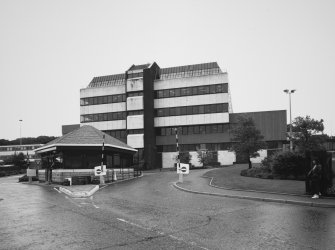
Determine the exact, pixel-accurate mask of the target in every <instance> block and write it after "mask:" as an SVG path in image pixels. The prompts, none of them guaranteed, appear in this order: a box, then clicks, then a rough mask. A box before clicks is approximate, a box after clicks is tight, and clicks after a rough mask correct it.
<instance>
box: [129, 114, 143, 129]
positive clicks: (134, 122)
mask: <svg viewBox="0 0 335 250" xmlns="http://www.w3.org/2000/svg"><path fill="white" fill-rule="evenodd" d="M143 127H144V116H143V115H131V116H127V129H143Z"/></svg>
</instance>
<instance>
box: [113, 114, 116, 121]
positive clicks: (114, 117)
mask: <svg viewBox="0 0 335 250" xmlns="http://www.w3.org/2000/svg"><path fill="white" fill-rule="evenodd" d="M113 120H114V121H115V120H117V112H114V113H113Z"/></svg>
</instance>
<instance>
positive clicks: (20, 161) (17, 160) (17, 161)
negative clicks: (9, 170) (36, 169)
mask: <svg viewBox="0 0 335 250" xmlns="http://www.w3.org/2000/svg"><path fill="white" fill-rule="evenodd" d="M8 163H12V164H14V166H15V167H19V168H23V167H25V165H26V161H25V156H24V154H23V153H19V154H14V155H12V156H11V157H10V158H9V159H8Z"/></svg>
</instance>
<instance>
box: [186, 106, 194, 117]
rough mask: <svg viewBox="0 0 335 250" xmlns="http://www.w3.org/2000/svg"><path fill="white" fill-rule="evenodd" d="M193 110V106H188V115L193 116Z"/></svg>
mask: <svg viewBox="0 0 335 250" xmlns="http://www.w3.org/2000/svg"><path fill="white" fill-rule="evenodd" d="M192 110H193V108H192V106H187V107H186V114H187V115H192V114H193V113H192Z"/></svg>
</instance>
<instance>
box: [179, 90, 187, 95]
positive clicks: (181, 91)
mask: <svg viewBox="0 0 335 250" xmlns="http://www.w3.org/2000/svg"><path fill="white" fill-rule="evenodd" d="M180 95H181V96H186V95H187V88H182V89H180Z"/></svg>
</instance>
